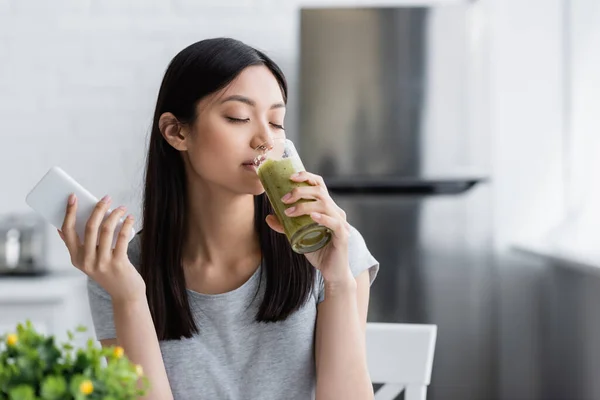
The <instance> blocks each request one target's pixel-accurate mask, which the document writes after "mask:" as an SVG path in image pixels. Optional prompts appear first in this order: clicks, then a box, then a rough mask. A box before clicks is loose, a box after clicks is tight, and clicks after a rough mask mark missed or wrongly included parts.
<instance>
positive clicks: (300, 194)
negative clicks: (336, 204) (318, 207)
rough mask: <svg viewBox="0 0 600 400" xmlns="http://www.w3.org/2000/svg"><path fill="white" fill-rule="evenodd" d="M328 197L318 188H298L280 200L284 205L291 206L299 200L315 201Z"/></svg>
mask: <svg viewBox="0 0 600 400" xmlns="http://www.w3.org/2000/svg"><path fill="white" fill-rule="evenodd" d="M324 197H328V196H327V193H326V192H325V191H323V189H322V188H321V187H320V186H300V187H296V188H293V189H292V190H291V191H290V192H289V193H287V194H286V195H285V196H283V197H282V198H281V201H282V202H283V203H285V204H292V203H295V202H297V201H298V200H300V199H307V200H317V199H323V198H324Z"/></svg>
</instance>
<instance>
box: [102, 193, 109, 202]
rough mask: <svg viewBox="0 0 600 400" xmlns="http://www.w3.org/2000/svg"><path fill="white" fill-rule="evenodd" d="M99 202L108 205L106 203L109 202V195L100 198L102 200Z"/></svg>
mask: <svg viewBox="0 0 600 400" xmlns="http://www.w3.org/2000/svg"><path fill="white" fill-rule="evenodd" d="M100 201H101V202H103V203H108V202H109V201H110V196H109V195H106V196H104V197H103V198H102V200H100Z"/></svg>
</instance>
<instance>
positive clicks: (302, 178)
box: [290, 171, 326, 187]
mask: <svg viewBox="0 0 600 400" xmlns="http://www.w3.org/2000/svg"><path fill="white" fill-rule="evenodd" d="M290 179H291V180H293V181H294V182H308V183H309V184H310V185H312V186H323V187H326V186H325V181H324V180H323V178H322V177H320V176H319V175H316V174H312V173H310V172H306V171H300V172H297V173H295V174H293V175H292V176H290Z"/></svg>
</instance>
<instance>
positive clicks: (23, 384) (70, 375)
mask: <svg viewBox="0 0 600 400" xmlns="http://www.w3.org/2000/svg"><path fill="white" fill-rule="evenodd" d="M85 331H86V328H85V327H78V328H77V332H85ZM67 334H68V338H69V339H68V341H67V342H66V343H63V344H60V345H57V344H56V342H55V337H54V336H46V335H43V334H40V333H38V332H37V331H36V330H35V329H34V327H33V325H32V324H31V322H30V321H27V322H26V323H25V324H18V325H17V327H16V332H15V333H11V334H5V335H0V400H129V399H136V398H138V397H140V396H143V395H144V394H145V393H146V390H147V387H148V380H147V378H146V377H145V376H143V371H142V368H141V366H138V365H135V364H133V363H131V361H129V360H128V359H127V357H126V356H125V354H124V352H123V349H122V348H121V347H118V346H114V347H106V348H102V347H100V346H96V345H95V344H94V341H93V340H92V339H90V340H88V342H87V346H86V347H85V348H79V349H75V348H74V346H73V340H74V334H73V333H72V332H67ZM104 359H106V362H103V360H104Z"/></svg>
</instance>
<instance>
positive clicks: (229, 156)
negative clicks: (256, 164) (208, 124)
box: [188, 131, 243, 181]
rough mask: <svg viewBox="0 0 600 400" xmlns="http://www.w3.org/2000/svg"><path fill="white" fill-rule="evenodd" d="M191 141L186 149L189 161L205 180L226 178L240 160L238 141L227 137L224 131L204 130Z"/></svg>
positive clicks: (241, 160)
mask: <svg viewBox="0 0 600 400" xmlns="http://www.w3.org/2000/svg"><path fill="white" fill-rule="evenodd" d="M204 133H205V135H203V136H202V137H199V138H198V139H197V140H194V141H192V143H191V146H190V148H189V150H188V156H189V159H190V163H191V164H192V167H193V168H194V171H195V172H196V174H198V175H200V176H201V177H203V178H204V179H207V180H217V181H223V180H226V179H227V177H228V176H231V174H232V173H234V172H235V171H236V170H237V169H238V167H239V164H241V162H243V155H240V149H241V147H240V143H236V142H235V141H233V140H231V138H228V135H227V133H226V132H221V133H219V132H214V131H213V132H204Z"/></svg>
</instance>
